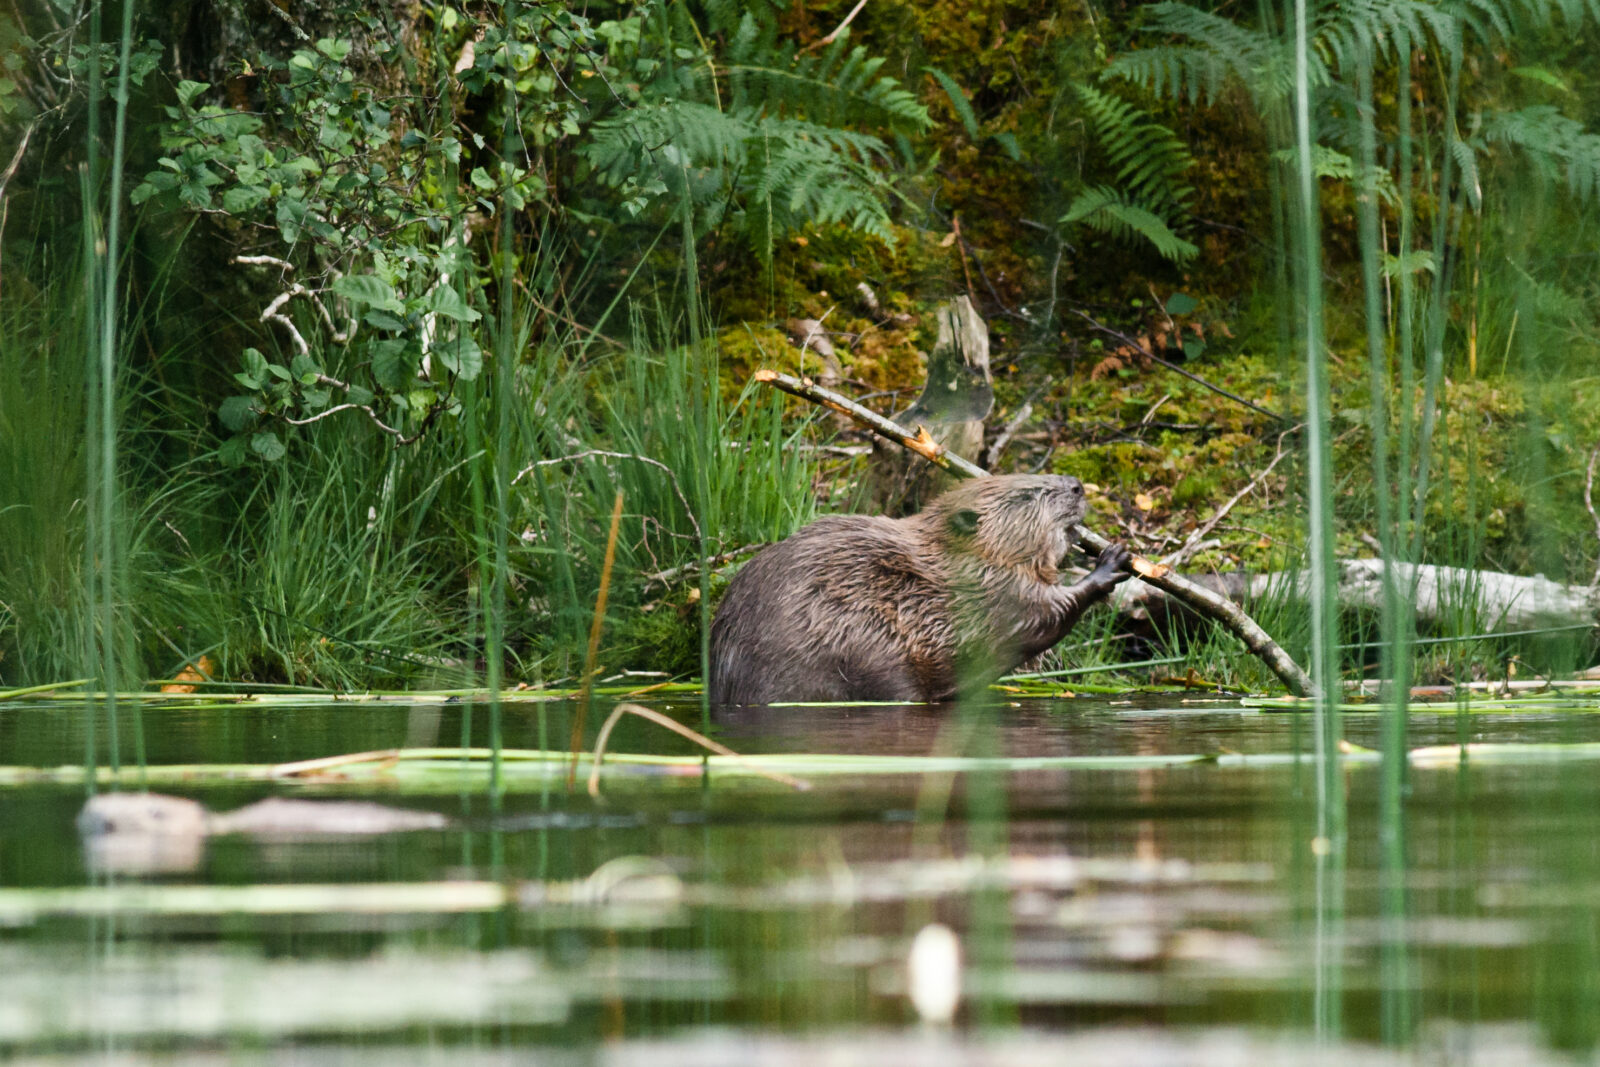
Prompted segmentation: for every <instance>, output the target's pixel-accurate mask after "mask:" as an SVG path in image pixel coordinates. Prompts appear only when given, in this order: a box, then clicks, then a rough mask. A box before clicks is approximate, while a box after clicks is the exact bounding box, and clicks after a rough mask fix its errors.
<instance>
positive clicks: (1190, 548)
mask: <svg viewBox="0 0 1600 1067" xmlns="http://www.w3.org/2000/svg"><path fill="white" fill-rule="evenodd" d="M1298 429H1300V427H1299V426H1295V427H1292V428H1290V429H1287V430H1285V431H1283V433H1281V434H1279V435H1278V454H1277V455H1275V456H1273V457H1272V462H1271V463H1268V464H1267V469H1266V470H1264V471H1262V472H1261V473H1260V474H1258V475H1256V476H1255V477H1254V478H1252V479H1250V484H1249V485H1247V486H1245V487H1244V488H1243V489H1241V490H1239V491H1238V492H1237V493H1235V494H1233V497H1232V498H1231V499H1230V500H1229V501H1228V502H1227V503H1226V504H1224V505H1222V507H1220V508H1218V509H1217V513H1216V514H1215V515H1213V516H1211V518H1210V519H1209V520H1207V521H1206V523H1205V525H1203V526H1201V527H1200V528H1199V529H1197V530H1195V532H1194V533H1192V534H1190V535H1189V537H1188V539H1187V540H1186V541H1184V543H1183V544H1182V545H1180V546H1179V547H1178V550H1177V551H1176V552H1173V553H1172V554H1171V555H1169V556H1167V557H1166V558H1165V559H1163V560H1162V561H1161V562H1163V563H1166V564H1168V565H1170V566H1173V567H1181V566H1183V564H1185V563H1187V562H1188V561H1189V559H1190V557H1191V556H1193V555H1195V553H1197V552H1199V551H1200V550H1201V545H1202V544H1204V543H1205V536H1206V534H1208V533H1210V532H1211V531H1212V530H1214V529H1216V528H1217V523H1219V522H1221V521H1222V520H1223V519H1225V518H1227V517H1228V512H1230V511H1232V510H1233V506H1234V505H1235V504H1237V503H1238V502H1239V501H1241V500H1243V499H1244V498H1245V497H1247V496H1249V495H1250V494H1251V493H1253V492H1255V489H1256V486H1258V485H1260V484H1261V483H1262V482H1264V481H1266V480H1267V475H1269V474H1271V473H1272V470H1273V468H1274V467H1276V466H1277V465H1278V464H1279V463H1280V462H1282V461H1283V457H1284V456H1286V455H1288V453H1287V452H1285V451H1284V449H1283V439H1284V438H1285V437H1287V436H1289V435H1290V434H1292V433H1294V432H1295V430H1298Z"/></svg>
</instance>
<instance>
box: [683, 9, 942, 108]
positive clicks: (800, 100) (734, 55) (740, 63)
mask: <svg viewBox="0 0 1600 1067" xmlns="http://www.w3.org/2000/svg"><path fill="white" fill-rule="evenodd" d="M754 26H755V23H754V20H753V19H751V18H750V17H749V16H746V20H745V22H744V23H743V24H742V25H741V32H740V34H739V35H738V36H736V37H735V38H734V39H733V40H732V41H731V42H730V43H729V47H728V54H727V61H726V63H725V64H724V66H723V68H722V69H723V70H724V71H726V72H727V74H728V76H729V82H730V85H731V87H732V100H733V102H734V104H735V105H738V106H747V107H753V108H764V109H766V110H768V111H771V112H775V113H784V114H789V115H794V116H798V117H801V118H806V119H809V120H810V121H812V122H815V123H819V124H824V125H829V126H845V125H862V126H887V127H889V128H891V129H902V130H921V129H924V128H926V127H927V125H928V124H929V122H930V119H929V117H928V110H927V108H925V107H923V106H922V104H921V102H920V101H919V100H917V98H916V96H915V94H913V93H911V92H910V91H908V90H906V89H905V88H904V87H902V86H901V85H900V83H899V82H898V81H897V80H895V79H894V78H891V77H889V76H888V75H884V74H879V73H878V72H879V70H880V69H881V68H882V67H883V64H884V60H883V58H882V57H880V56H872V55H869V54H868V53H867V50H866V49H865V48H862V47H856V48H850V47H849V46H848V44H847V43H846V41H845V40H844V39H843V37H841V39H840V40H837V41H835V42H834V43H833V44H831V45H829V46H828V47H827V48H825V49H823V50H822V52H821V53H820V54H818V55H805V54H801V53H800V52H799V50H798V49H797V48H796V47H795V45H794V44H793V43H792V42H784V43H778V42H777V41H776V40H775V39H774V36H773V35H774V33H775V32H776V31H775V29H773V28H770V27H769V28H763V29H761V30H759V31H756V30H754V29H753V28H754ZM703 76H709V75H703Z"/></svg>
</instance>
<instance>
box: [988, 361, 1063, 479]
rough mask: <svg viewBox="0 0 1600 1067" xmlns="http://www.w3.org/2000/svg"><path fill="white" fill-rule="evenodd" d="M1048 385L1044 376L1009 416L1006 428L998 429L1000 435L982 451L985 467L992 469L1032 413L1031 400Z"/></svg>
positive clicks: (1035, 398)
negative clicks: (984, 451) (1040, 382)
mask: <svg viewBox="0 0 1600 1067" xmlns="http://www.w3.org/2000/svg"><path fill="white" fill-rule="evenodd" d="M1049 387H1050V379H1049V378H1046V379H1045V380H1044V382H1043V383H1042V384H1041V385H1040V386H1039V387H1038V388H1037V389H1035V390H1034V391H1033V392H1031V393H1029V394H1028V399H1026V400H1024V401H1023V402H1022V406H1021V407H1020V408H1018V409H1017V413H1016V414H1015V415H1013V416H1012V417H1011V421H1010V422H1008V423H1006V428H1005V429H1003V430H1001V431H1000V436H999V437H996V438H995V439H994V444H992V445H990V446H989V451H988V452H986V453H984V456H983V465H984V466H985V467H988V468H989V469H990V470H994V465H995V463H997V462H998V461H999V459H1000V456H1001V454H1002V453H1004V452H1005V450H1006V445H1008V444H1010V443H1011V439H1012V437H1014V436H1016V433H1017V431H1018V430H1020V429H1022V426H1023V424H1024V423H1026V422H1027V421H1028V419H1029V417H1030V416H1032V415H1033V402H1034V401H1035V400H1037V399H1038V398H1039V394H1040V393H1042V392H1044V391H1045V390H1046V389H1048V388H1049Z"/></svg>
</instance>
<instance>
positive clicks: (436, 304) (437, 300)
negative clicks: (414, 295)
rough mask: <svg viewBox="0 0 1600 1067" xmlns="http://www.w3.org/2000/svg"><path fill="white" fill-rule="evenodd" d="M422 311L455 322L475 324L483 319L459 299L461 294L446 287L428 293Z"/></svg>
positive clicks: (442, 286)
mask: <svg viewBox="0 0 1600 1067" xmlns="http://www.w3.org/2000/svg"><path fill="white" fill-rule="evenodd" d="M423 310H424V311H431V312H433V313H434V314H436V315H443V316H445V317H446V318H450V319H455V320H456V321H457V322H477V321H478V320H479V319H480V318H482V317H483V316H481V315H479V314H478V312H477V311H475V310H474V309H473V308H470V307H468V306H467V302H466V301H465V300H463V299H461V294H460V293H458V292H456V291H455V290H454V289H452V288H451V287H450V286H448V285H441V286H439V287H438V288H437V289H435V290H434V291H433V292H431V293H429V294H428V299H427V303H426V304H424V305H423Z"/></svg>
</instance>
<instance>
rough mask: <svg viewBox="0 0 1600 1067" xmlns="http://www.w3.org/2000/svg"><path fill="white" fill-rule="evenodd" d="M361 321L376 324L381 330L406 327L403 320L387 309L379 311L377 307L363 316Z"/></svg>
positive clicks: (370, 324)
mask: <svg viewBox="0 0 1600 1067" xmlns="http://www.w3.org/2000/svg"><path fill="white" fill-rule="evenodd" d="M361 321H362V322H364V323H366V324H367V325H368V326H376V327H377V328H378V329H380V330H403V329H405V328H406V324H405V322H404V321H403V320H401V319H397V318H395V317H394V316H393V315H391V314H389V313H388V312H387V311H379V310H378V309H377V308H373V309H372V310H371V311H369V312H367V313H366V314H365V315H363V316H361Z"/></svg>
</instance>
